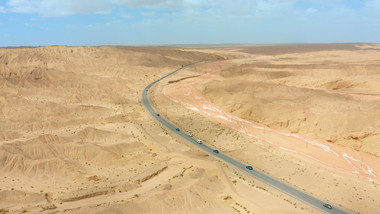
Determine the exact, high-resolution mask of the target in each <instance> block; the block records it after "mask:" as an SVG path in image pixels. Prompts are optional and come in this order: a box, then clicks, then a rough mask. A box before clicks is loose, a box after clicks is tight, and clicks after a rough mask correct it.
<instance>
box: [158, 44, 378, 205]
mask: <svg viewBox="0 0 380 214" xmlns="http://www.w3.org/2000/svg"><path fill="white" fill-rule="evenodd" d="M271 48H272V47H271ZM319 48H320V49H322V50H320V51H317V52H307V51H306V52H303V51H300V52H301V53H293V51H294V50H293V49H292V48H291V49H290V51H289V52H291V53H285V54H276V55H266V56H262V55H260V56H259V55H257V56H256V57H252V58H247V59H239V60H224V61H218V62H215V63H212V64H210V63H208V64H205V65H202V66H199V68H198V69H197V70H203V71H204V72H205V73H204V74H202V75H198V76H197V75H196V74H195V73H197V71H195V72H194V73H191V74H188V75H191V76H193V78H191V79H185V78H186V77H185V78H182V79H183V80H182V81H181V82H179V81H170V82H169V83H173V82H176V84H171V85H168V86H166V87H165V88H163V90H162V92H163V94H164V95H165V96H166V97H168V98H169V99H171V100H172V101H174V102H177V103H179V104H181V105H183V106H185V107H186V108H188V109H190V110H192V111H195V112H198V113H200V114H201V115H203V116H206V117H209V118H211V119H212V120H213V121H215V122H217V123H219V124H221V125H222V126H224V127H228V128H232V129H234V130H236V131H239V132H241V133H244V134H246V135H248V136H250V137H252V138H253V139H256V140H257V141H259V142H262V143H266V144H267V145H269V146H271V147H274V148H277V149H278V150H283V151H284V152H287V153H291V154H296V156H294V157H297V156H298V157H299V156H303V157H305V158H307V159H309V160H312V161H314V163H313V164H320V165H325V166H329V167H330V170H333V171H334V173H338V171H340V172H341V173H343V174H344V176H347V177H350V176H354V177H361V178H362V179H363V178H364V179H365V180H367V182H368V181H369V182H372V183H373V184H375V186H374V187H375V189H372V191H376V188H377V187H376V186H378V184H379V181H380V180H379V175H380V173H379V172H380V168H379V166H380V164H379V163H380V160H379V158H378V157H377V156H378V154H379V151H380V150H379V149H380V145H379V144H378V140H379V135H378V130H379V124H378V122H379V118H380V112H379V111H378V109H379V108H378V106H379V104H380V100H379V98H380V97H379V96H380V93H378V92H379V89H380V88H379V85H378V84H376V83H377V82H378V80H379V77H380V76H379V74H380V73H379V71H378V68H380V65H379V64H378V61H376V59H378V58H379V56H380V52H379V51H378V49H377V46H373V47H371V48H369V47H368V46H365V49H364V50H363V47H362V46H358V47H356V46H355V47H351V49H353V50H349V51H348V50H345V49H344V48H343V49H342V50H329V49H332V48H331V47H328V48H326V50H323V48H324V47H319ZM337 48H340V47H337ZM346 49H348V48H346ZM353 59H355V60H353ZM284 69H286V70H284ZM337 79H338V81H337ZM358 82H360V83H361V84H358ZM334 83H335V84H336V85H335V86H333V84H334ZM342 83H343V84H342ZM284 118H285V119H284ZM281 120H284V121H281ZM317 130H318V131H317ZM326 136H328V138H326ZM235 141H236V140H235ZM216 142H217V143H216V145H217V147H219V148H220V149H222V150H225V149H227V148H228V146H227V145H225V144H223V143H222V142H220V141H216ZM226 146H227V147H226ZM235 152H236V150H234V153H235ZM242 152H243V151H242ZM253 153H254V151H252V154H253ZM240 156H241V155H238V156H235V157H240ZM248 159H249V158H248ZM243 160H247V159H243ZM308 162H309V161H308ZM256 166H257V165H256ZM321 167H323V166H321ZM323 168H325V167H323ZM327 169H328V168H327ZM274 171H275V170H274ZM270 172H273V170H271V171H270ZM349 174H351V175H349ZM304 179H305V178H304ZM289 180H292V181H289V182H290V183H293V184H294V185H296V186H297V185H298V184H297V183H298V182H303V181H293V180H294V178H289ZM365 180H361V179H360V181H361V182H362V183H363V184H365V183H366V181H365ZM315 182H320V181H318V180H316V181H315ZM320 183H321V184H322V183H323V182H320ZM339 183H343V181H340V182H339ZM348 183H349V182H348ZM316 186H319V187H320V188H321V190H324V189H325V188H323V185H318V184H317V185H316ZM329 188H330V187H329ZM352 188H356V187H355V186H353V187H352ZM333 189H335V188H333ZM335 190H336V189H335ZM314 194H316V193H314ZM318 194H320V193H318ZM372 197H374V195H372ZM351 200H352V199H349V197H347V198H341V200H339V201H340V202H339V203H343V204H344V203H347V204H349V203H350V201H351ZM372 200H374V201H376V200H377V201H378V199H376V197H375V198H373V199H372ZM344 201H345V202H344ZM366 206H367V205H366ZM371 206H372V208H371V209H367V211H366V212H369V211H371V212H374V211H375V210H376V211H377V212H378V210H379V207H378V206H379V203H372V204H371ZM348 207H351V208H352V210H356V211H358V212H360V209H365V207H364V206H363V207H361V208H358V207H357V205H354V206H350V205H348Z"/></svg>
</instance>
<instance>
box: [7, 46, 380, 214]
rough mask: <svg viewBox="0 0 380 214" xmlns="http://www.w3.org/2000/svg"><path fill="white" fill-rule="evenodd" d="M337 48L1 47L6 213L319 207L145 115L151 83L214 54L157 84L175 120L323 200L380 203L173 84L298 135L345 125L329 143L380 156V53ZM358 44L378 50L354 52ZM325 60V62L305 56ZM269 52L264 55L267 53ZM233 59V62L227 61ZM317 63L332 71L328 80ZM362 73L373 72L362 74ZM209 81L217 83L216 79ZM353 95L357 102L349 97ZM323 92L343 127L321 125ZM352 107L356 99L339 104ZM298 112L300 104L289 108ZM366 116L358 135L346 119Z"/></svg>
mask: <svg viewBox="0 0 380 214" xmlns="http://www.w3.org/2000/svg"><path fill="white" fill-rule="evenodd" d="M339 47H340V48H342V49H344V50H345V51H343V52H342V51H338V52H329V51H326V50H325V52H323V53H314V52H310V49H313V48H319V47H315V46H313V47H301V48H300V47H298V51H299V52H303V53H304V54H306V55H304V54H295V53H294V52H295V51H297V47H290V48H288V49H286V48H285V49H284V48H283V47H282V48H281V51H280V52H282V53H278V48H273V47H253V49H251V48H252V47H220V48H218V47H215V48H200V49H195V48H191V49H190V48H174V47H106V46H104V47H61V46H55V47H36V48H0V121H1V122H0V163H1V164H0V213H2V212H4V213H8V212H9V213H21V212H26V213H63V212H65V213H165V214H166V213H218V214H219V213H247V214H248V213H264V214H265V213H318V211H316V210H314V209H313V208H311V207H309V206H307V205H305V204H303V203H302V202H300V201H297V200H295V199H293V198H291V197H289V196H287V195H284V194H282V193H280V192H278V191H277V190H275V189H273V188H271V187H268V186H267V185H265V184H264V183H262V182H259V181H256V180H254V179H252V178H250V177H248V176H247V175H245V174H244V173H241V172H239V171H236V170H235V169H233V168H232V167H230V166H228V165H226V164H224V163H222V162H220V161H218V160H216V159H214V158H212V157H210V156H209V155H207V154H205V153H203V152H200V151H199V150H198V149H196V148H195V147H193V146H191V145H188V144H187V143H186V142H183V141H182V140H181V139H179V138H178V137H176V136H175V135H173V134H171V133H169V132H168V131H167V130H166V129H164V128H163V127H161V126H160V125H159V124H158V123H157V122H156V121H155V120H153V119H152V118H151V116H149V114H148V113H147V112H146V111H145V110H144V108H143V107H142V105H141V101H140V99H141V92H142V90H143V88H144V87H145V86H146V85H147V84H149V83H150V82H152V81H154V80H156V79H157V78H159V77H161V76H163V75H164V74H167V73H169V72H171V71H173V70H175V69H177V68H178V67H181V66H182V65H185V64H188V63H191V62H196V61H206V62H204V63H201V64H199V65H197V66H193V67H191V68H188V69H186V70H185V71H184V72H181V73H178V74H176V75H175V76H173V78H172V79H169V80H167V82H162V83H160V84H159V85H158V86H155V88H153V90H152V92H151V95H150V96H151V99H152V102H153V103H154V104H155V108H157V110H158V111H159V112H160V113H162V115H163V116H164V117H167V118H168V119H169V120H171V121H175V124H176V125H177V126H178V127H180V128H181V129H183V130H185V131H188V132H189V133H194V135H195V136H196V137H197V138H200V139H202V140H204V142H207V143H208V144H210V145H212V146H215V147H218V148H220V149H221V150H222V151H224V152H226V153H228V154H229V155H231V156H234V157H237V158H238V159H242V160H244V161H245V162H247V164H250V165H253V166H255V167H257V168H258V169H260V170H263V171H265V172H267V173H270V174H271V175H273V176H275V177H279V178H280V179H282V180H284V181H286V182H288V183H290V184H292V185H295V186H297V187H299V188H301V189H305V190H307V191H308V192H310V193H311V194H313V195H315V196H317V197H320V198H322V199H324V200H329V201H331V202H332V203H334V204H337V205H341V206H342V207H343V208H346V209H347V210H349V211H354V212H367V213H368V212H369V211H370V210H376V209H378V207H377V206H378V205H377V204H376V203H375V202H373V201H378V198H377V195H376V192H378V185H377V184H374V183H370V182H368V181H363V180H361V179H358V178H357V177H355V176H347V175H346V174H344V173H340V172H337V171H333V170H331V169H329V168H324V166H321V165H318V164H315V163H313V162H309V160H306V159H304V158H302V157H301V158H300V157H296V156H293V155H289V154H287V153H283V152H282V151H280V150H277V149H274V148H271V147H268V146H267V145H264V144H261V143H260V142H258V141H256V140H254V139H252V138H250V137H249V136H247V135H244V134H242V133H239V132H237V131H234V130H231V129H227V128H225V127H223V126H221V125H220V124H218V123H217V122H214V121H212V120H210V119H208V118H207V117H204V116H202V115H199V114H197V113H194V112H191V111H189V110H187V109H186V108H183V107H182V106H180V105H178V104H176V103H174V102H172V101H171V100H169V99H167V97H165V96H164V95H163V94H162V92H161V91H162V89H163V88H164V87H166V86H167V85H170V86H178V85H179V84H182V83H188V82H189V81H193V80H195V79H196V80H197V82H196V84H195V86H194V87H196V88H197V89H200V91H203V92H204V94H205V95H206V96H207V97H209V99H210V100H211V101H212V102H214V103H215V104H216V105H220V106H221V107H222V108H223V109H224V110H225V111H231V112H232V113H233V114H236V115H238V116H241V117H243V118H244V117H247V118H248V117H249V118H250V119H254V120H262V121H261V122H263V123H264V124H267V125H268V126H272V127H273V128H276V129H277V128H278V129H292V130H293V129H294V130H296V129H297V131H298V132H299V133H300V134H304V133H305V134H306V133H309V134H310V133H314V131H315V134H316V135H318V136H321V137H323V136H328V137H333V134H335V133H338V135H337V137H336V138H331V139H330V138H328V139H327V138H326V139H327V140H331V141H332V142H334V143H336V144H340V145H345V146H347V147H350V148H356V147H354V146H353V145H354V144H355V145H358V147H357V149H358V150H360V151H368V152H371V153H373V154H377V153H376V151H378V150H377V148H378V147H377V144H376V143H371V142H375V141H376V137H377V136H378V133H377V131H378V128H377V129H376V127H377V125H378V124H377V122H376V121H377V120H375V119H374V117H377V102H378V101H377V100H376V99H375V98H373V99H368V98H367V97H365V96H363V97H362V95H363V94H372V95H374V96H375V97H376V94H377V93H378V91H377V90H378V88H377V85H376V82H377V75H378V73H377V71H376V68H377V62H376V61H375V59H377V55H375V54H376V50H374V48H373V47H372V46H366V45H361V46H357V45H347V46H344V47H341V46H340V45H338V46H332V47H330V48H328V49H329V50H331V49H336V48H339ZM301 49H302V50H301ZM322 49H323V48H322ZM359 49H360V50H362V51H364V52H365V53H366V54H367V55H366V56H362V55H360V54H356V53H351V52H350V51H353V50H359ZM276 51H277V52H276ZM284 51H285V54H284V53H283V52H284ZM256 52H262V54H269V55H266V56H264V55H263V56H257V55H255V53H256ZM318 54H320V55H326V54H329V57H333V56H334V57H335V58H334V59H339V60H340V61H339V62H340V64H339V63H330V64H329V63H327V64H328V66H325V67H323V66H324V64H326V63H325V61H324V59H323V60H322V58H323V57H322V56H319V55H318ZM345 54H347V55H349V56H354V57H355V58H356V59H357V61H358V62H352V63H351V64H350V66H348V67H347V66H343V68H344V69H343V68H342V69H343V70H344V71H341V73H339V74H336V75H335V76H333V77H330V76H329V72H331V71H334V70H337V69H338V68H339V66H341V64H342V62H341V61H344V60H346V61H344V62H347V61H350V60H347V56H346V55H345ZM316 56H319V57H320V58H321V59H320V60H319V61H318V60H316V62H303V63H300V61H304V60H306V59H308V60H309V61H313V60H314V59H318V58H316ZM257 57H261V58H260V60H257V61H255V59H256V58H257ZM233 58H244V60H248V61H244V60H243V61H244V63H241V62H242V61H241V60H240V61H239V60H231V59H233ZM326 58H328V57H327V56H326ZM224 59H230V60H229V63H227V64H224V63H222V62H221V61H220V60H224ZM250 59H253V61H249V60H250ZM301 59H302V60H301ZM214 61H218V63H213V62H214ZM306 61H307V60H306ZM351 61H352V60H351ZM367 61H371V63H370V65H369V64H368V63H367ZM287 63H288V66H285V67H286V69H281V68H282V67H283V66H284V65H285V64H287ZM298 64H299V65H298ZM359 64H360V65H359ZM320 66H322V67H323V69H320V68H321V67H320ZM310 69H315V71H316V72H319V73H320V74H323V75H322V76H321V78H320V79H318V80H316V79H315V76H316V75H314V72H311V71H310ZM357 69H359V70H360V69H361V71H363V72H362V75H357V74H356V73H355V70H357ZM346 74H347V77H346V76H345V75H346ZM210 76H213V77H215V78H213V79H214V80H215V81H214V82H208V79H209V77H210ZM368 76H370V77H371V78H368ZM284 91H286V92H287V93H284ZM327 92H334V93H327ZM336 92H339V93H336ZM290 93H292V94H293V95H294V96H290ZM305 93H306V94H308V95H309V96H310V98H308V99H306V100H308V101H310V103H314V104H313V105H311V104H310V106H308V108H310V109H311V110H313V111H314V110H315V111H316V112H317V113H318V114H316V115H315V116H313V115H308V120H307V121H309V120H310V121H314V122H315V121H317V122H318V124H319V125H318V126H317V127H316V128H314V123H312V122H310V124H309V125H305V124H304V125H302V126H299V125H297V121H298V120H299V119H302V117H301V116H303V114H304V113H303V111H302V110H300V109H302V106H303V105H306V103H307V102H306V101H303V100H304V99H305V97H304V96H305V95H304V94H305ZM342 93H347V95H343V94H342ZM247 94H248V95H247ZM251 94H255V96H250V95H251ZM287 94H288V96H285V95H287ZM326 94H327V95H326ZM355 94H356V95H355ZM322 95H323V96H322ZM351 95H352V96H351ZM353 95H355V96H353ZM315 96H321V97H318V98H317V97H315ZM346 96H347V97H350V98H346V99H344V98H342V97H346ZM278 97H281V98H282V101H281V102H280V105H279V107H275V106H274V105H273V104H271V102H273V100H274V99H276V98H278ZM314 97H315V98H314ZM286 99H288V100H287V101H286ZM242 100H249V102H245V103H244V104H242V103H243V102H242ZM317 100H320V102H322V103H323V104H324V105H325V106H326V105H327V104H328V106H329V109H334V110H336V112H335V114H336V115H337V116H336V118H335V119H336V120H337V121H336V122H334V124H335V125H336V126H338V125H339V127H340V125H341V124H343V125H344V126H342V127H341V128H336V129H334V131H332V132H331V133H330V132H325V131H326V129H322V131H318V127H319V126H321V127H322V126H324V124H327V123H328V118H329V117H328V116H323V114H325V113H326V112H328V111H327V110H326V111H324V108H322V104H321V105H316V104H315V103H316V101H317ZM362 100H364V101H363V102H362ZM346 102H348V103H349V104H350V105H346V106H345V107H344V108H342V109H341V107H340V105H341V104H344V103H346ZM291 103H293V104H291ZM303 103H305V104H303ZM287 107H292V108H293V110H292V111H290V110H289V111H284V109H286V108H287ZM266 108H272V109H271V111H268V112H266V111H264V109H266ZM357 108H360V111H358V110H357ZM257 109H261V110H260V111H261V112H259V113H258V112H256V111H257ZM337 109H340V111H337ZM250 111H251V112H252V113H249V112H250ZM364 111H365V112H372V117H371V115H367V116H366V117H365V118H361V119H359V120H357V121H355V123H356V124H357V125H360V126H363V127H366V129H365V130H363V129H359V130H356V131H355V129H354V128H355V126H353V125H351V126H350V125H348V123H343V122H342V121H345V119H347V118H348V117H352V118H354V117H357V116H358V115H359V113H362V112H364ZM342 112H344V114H343V113H342ZM329 115H330V117H331V114H329ZM251 117H252V118H251ZM253 117H254V118H253ZM287 119H289V125H286V124H287V121H286V120H287ZM369 120H370V121H371V123H369V124H368V123H366V121H369ZM284 121H285V123H284ZM331 126H332V125H331ZM308 128H310V130H309V132H307V131H306V130H307V129H308ZM372 138H373V139H372ZM370 139H372V140H370ZM349 142H353V143H352V145H351V144H350V143H349ZM357 142H360V143H357ZM279 166H280V167H279ZM285 169H286V170H285ZM310 176H311V177H310ZM327 186H328V188H327V189H326V188H324V187H327ZM323 189H326V190H324V191H322V190H323ZM347 189H349V190H351V191H349V192H348V193H346V192H347V191H346V190H347ZM342 191H345V194H341V193H342Z"/></svg>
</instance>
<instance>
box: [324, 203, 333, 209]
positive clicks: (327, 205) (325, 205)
mask: <svg viewBox="0 0 380 214" xmlns="http://www.w3.org/2000/svg"><path fill="white" fill-rule="evenodd" d="M323 206H324V207H326V208H327V209H330V210H331V209H332V206H331V205H330V204H324V205H323Z"/></svg>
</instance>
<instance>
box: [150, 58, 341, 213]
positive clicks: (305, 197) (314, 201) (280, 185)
mask: <svg viewBox="0 0 380 214" xmlns="http://www.w3.org/2000/svg"><path fill="white" fill-rule="evenodd" d="M196 63H198V62H196ZM196 63H191V64H188V65H185V66H182V67H181V68H178V69H177V70H175V71H173V72H171V73H169V74H167V75H165V76H163V77H161V78H160V79H158V80H156V81H154V82H152V83H150V84H149V85H148V86H146V87H145V89H144V92H143V94H142V102H143V104H144V106H145V108H146V109H147V110H148V111H149V113H150V114H151V115H152V116H153V117H154V118H155V119H156V120H158V122H160V123H161V124H163V125H164V126H166V127H167V128H168V129H170V130H171V131H173V132H174V133H175V134H177V135H179V136H180V137H182V138H183V139H185V140H187V141H188V142H190V143H192V144H193V145H195V146H197V147H198V148H200V149H202V150H203V151H205V152H207V153H208V154H210V155H213V156H214V157H217V158H219V159H221V160H222V161H224V162H226V163H228V164H230V165H231V166H233V167H235V168H238V169H239V170H241V171H243V172H245V173H247V174H249V175H251V176H252V177H254V178H256V179H258V180H260V181H262V182H264V183H266V184H268V185H270V186H272V187H274V188H276V189H278V190H280V191H282V192H284V193H286V194H288V195H290V196H292V197H294V198H296V199H299V200H301V201H303V202H305V203H307V204H309V205H311V206H313V207H315V208H317V209H318V210H320V211H323V212H325V213H348V212H346V211H344V210H342V209H340V208H339V207H336V206H334V205H330V204H328V203H327V202H325V201H322V200H320V199H318V198H315V197H314V196H312V195H309V194H308V193H305V192H303V191H301V190H299V189H297V188H295V187H292V186H290V185H289V184H286V183H284V182H282V181H280V180H278V179H276V178H274V177H272V176H269V175H267V174H265V173H263V172H261V171H259V170H256V169H254V168H251V167H249V166H247V165H245V164H244V163H242V162H240V161H238V160H235V159H233V158H231V157H229V156H227V155H226V154H223V153H222V152H220V151H218V150H216V149H215V148H212V147H210V146H208V145H206V144H204V143H201V144H200V143H199V142H198V141H197V139H196V138H195V137H194V136H192V135H190V133H185V132H183V131H181V130H180V129H178V128H177V127H176V126H175V125H174V124H172V123H171V122H169V121H168V120H166V119H165V118H163V117H162V116H161V115H159V113H158V112H157V111H156V110H155V109H154V108H153V106H152V105H151V104H150V102H149V98H148V92H149V89H150V88H151V87H152V86H154V85H155V84H156V83H157V82H159V81H161V80H162V79H165V78H166V77H168V76H171V75H173V74H175V73H177V72H178V71H180V70H182V69H184V68H186V67H188V66H191V65H193V64H196ZM194 134H196V133H194ZM247 167H248V168H247Z"/></svg>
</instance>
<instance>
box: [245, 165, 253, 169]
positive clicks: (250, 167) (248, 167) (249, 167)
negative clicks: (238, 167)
mask: <svg viewBox="0 0 380 214" xmlns="http://www.w3.org/2000/svg"><path fill="white" fill-rule="evenodd" d="M245 168H247V169H249V170H253V168H252V166H246V167H245Z"/></svg>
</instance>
